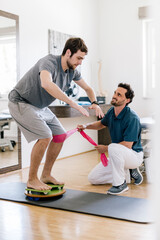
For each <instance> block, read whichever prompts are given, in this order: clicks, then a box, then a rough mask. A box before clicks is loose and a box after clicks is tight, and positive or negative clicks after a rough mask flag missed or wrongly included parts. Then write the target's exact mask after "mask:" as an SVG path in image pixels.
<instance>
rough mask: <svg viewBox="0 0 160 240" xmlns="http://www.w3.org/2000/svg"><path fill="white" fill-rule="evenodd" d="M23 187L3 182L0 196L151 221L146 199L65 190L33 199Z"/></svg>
mask: <svg viewBox="0 0 160 240" xmlns="http://www.w3.org/2000/svg"><path fill="white" fill-rule="evenodd" d="M25 187H26V184H25V183H19V182H14V183H2V184H0V199H1V200H9V201H14V202H21V203H26V204H32V205H36V206H40V207H48V208H54V209H61V210H68V211H72V212H79V213H85V214H92V215H96V216H101V217H109V218H116V219H121V220H127V221H132V222H138V223H150V222H153V217H152V215H151V213H150V211H149V210H150V207H149V200H147V199H142V198H131V197H125V196H113V195H108V194H102V193H93V192H85V191H78V190H71V189H66V193H64V194H63V195H61V196H58V197H54V198H47V199H46V198H45V199H41V200H39V201H32V200H29V199H28V198H27V197H26V196H25V194H24V191H25Z"/></svg>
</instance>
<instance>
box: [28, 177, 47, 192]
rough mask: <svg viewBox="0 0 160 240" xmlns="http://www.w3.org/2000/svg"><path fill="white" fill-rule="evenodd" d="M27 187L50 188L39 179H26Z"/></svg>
mask: <svg viewBox="0 0 160 240" xmlns="http://www.w3.org/2000/svg"><path fill="white" fill-rule="evenodd" d="M27 188H33V189H36V190H50V189H51V187H50V186H48V185H47V184H45V183H44V182H42V181H40V180H39V179H34V180H28V182H27Z"/></svg>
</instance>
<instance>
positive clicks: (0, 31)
mask: <svg viewBox="0 0 160 240" xmlns="http://www.w3.org/2000/svg"><path fill="white" fill-rule="evenodd" d="M18 29H19V18H18V16H17V15H14V14H10V13H7V12H4V11H1V10H0V173H5V172H9V171H12V170H16V169H19V168H21V156H20V142H19V141H18V140H19V139H20V137H19V139H18V130H17V125H16V123H15V122H14V120H13V119H12V117H11V115H10V113H9V110H8V93H9V92H10V90H11V89H12V88H13V87H14V86H15V85H16V82H17V79H18V77H19V68H18ZM19 136H20V134H19Z"/></svg>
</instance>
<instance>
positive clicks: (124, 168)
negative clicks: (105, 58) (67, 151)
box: [78, 83, 143, 194]
mask: <svg viewBox="0 0 160 240" xmlns="http://www.w3.org/2000/svg"><path fill="white" fill-rule="evenodd" d="M133 97H134V91H133V90H132V89H131V87H130V85H129V84H123V83H120V84H119V85H118V88H117V90H116V91H115V92H114V94H113V97H112V101H111V104H112V105H113V107H111V108H110V109H109V110H108V112H107V113H106V115H105V116H104V118H103V119H102V120H100V121H96V122H93V123H88V124H87V125H78V129H79V131H81V130H84V129H94V130H100V129H103V128H105V127H108V129H109V132H110V136H111V140H112V143H111V144H109V145H98V146H96V147H95V148H96V149H97V150H98V152H99V153H108V156H109V164H108V166H107V167H104V166H103V165H102V163H101V162H100V163H99V164H98V165H97V166H96V167H95V168H94V169H93V170H92V171H91V172H90V174H89V176H88V179H89V181H90V182H91V183H92V184H106V183H112V185H113V186H112V187H111V188H110V189H109V190H108V193H109V194H120V193H122V192H125V191H127V190H128V186H127V183H128V182H130V176H131V178H132V179H133V180H134V184H136V185H139V184H141V183H142V181H143V176H142V174H141V173H140V171H139V168H138V167H139V166H140V165H141V164H142V162H143V149H142V146H141V125H140V120H139V117H138V116H137V114H136V113H135V112H134V111H133V110H131V109H130V108H129V107H128V104H129V103H131V102H132V99H133Z"/></svg>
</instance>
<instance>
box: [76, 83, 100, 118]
mask: <svg viewBox="0 0 160 240" xmlns="http://www.w3.org/2000/svg"><path fill="white" fill-rule="evenodd" d="M75 82H76V84H77V85H78V86H80V87H81V88H83V89H84V90H85V92H86V93H87V96H88V97H89V99H90V101H91V103H92V102H94V101H96V96H95V93H94V91H93V89H92V88H91V87H90V86H89V85H88V84H87V83H86V82H85V81H84V80H83V79H80V80H78V81H75ZM89 109H95V112H96V116H97V117H99V118H102V117H104V113H103V112H102V110H101V108H100V107H99V106H98V105H97V104H92V105H91V106H90V107H89Z"/></svg>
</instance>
